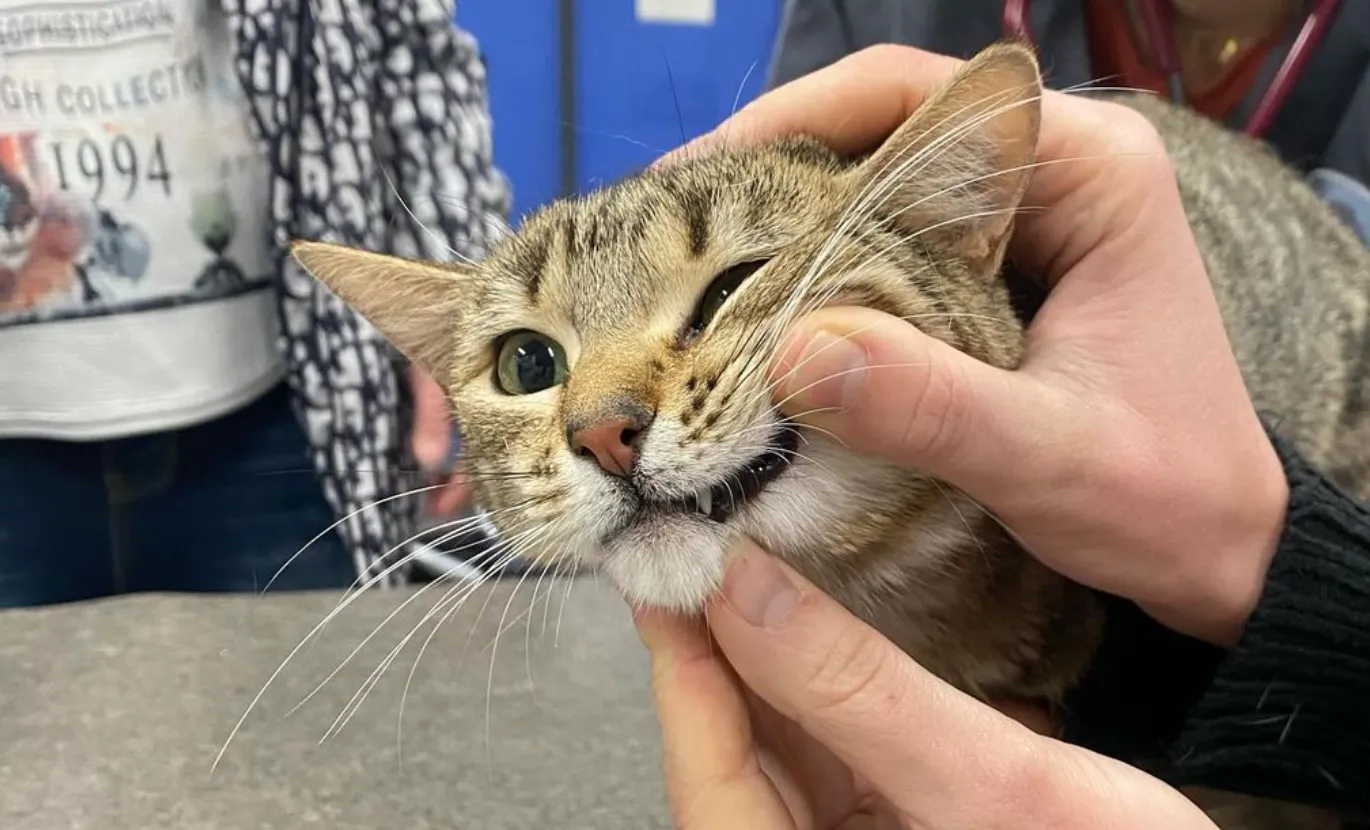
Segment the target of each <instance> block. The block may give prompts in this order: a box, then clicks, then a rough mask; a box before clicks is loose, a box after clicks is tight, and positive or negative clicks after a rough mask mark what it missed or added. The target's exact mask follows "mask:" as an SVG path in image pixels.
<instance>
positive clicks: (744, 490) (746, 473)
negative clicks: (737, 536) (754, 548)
mask: <svg viewBox="0 0 1370 830" xmlns="http://www.w3.org/2000/svg"><path fill="white" fill-rule="evenodd" d="M798 449H799V430H798V428H797V427H795V426H794V425H793V424H791V423H789V422H785V423H782V424H781V425H780V428H779V429H778V430H777V431H776V434H775V437H774V438H773V439H772V440H771V443H770V447H769V448H768V449H767V450H766V451H765V452H763V453H761V454H760V455H758V456H756V457H755V458H753V459H751V460H750V461H748V462H746V463H745V464H743V465H742V466H741V467H739V468H738V469H736V470H734V471H733V472H731V473H729V474H728V475H727V476H726V477H724V479H723V480H722V481H720V482H718V483H717V484H714V485H711V486H709V487H701V488H700V489H699V490H696V491H695V492H694V493H693V494H692V495H689V496H686V497H685V498H683V499H673V500H670V501H660V502H650V503H649V504H650V506H651V507H653V508H656V509H658V510H664V511H671V512H682V513H697V514H699V515H701V516H707V517H709V518H710V519H712V520H713V521H715V522H717V523H719V524H723V523H724V522H726V521H728V519H730V518H732V517H733V515H734V514H736V513H737V511H738V510H740V509H741V508H742V506H743V505H745V504H747V503H748V502H749V501H751V500H752V499H753V498H755V497H756V496H757V494H758V493H760V492H761V491H762V490H764V489H766V486H767V485H769V484H770V483H771V482H772V481H775V480H776V479H777V478H779V477H780V474H781V473H783V472H785V470H787V469H789V467H790V464H792V463H793V462H794V457H795V454H796V452H797V451H798Z"/></svg>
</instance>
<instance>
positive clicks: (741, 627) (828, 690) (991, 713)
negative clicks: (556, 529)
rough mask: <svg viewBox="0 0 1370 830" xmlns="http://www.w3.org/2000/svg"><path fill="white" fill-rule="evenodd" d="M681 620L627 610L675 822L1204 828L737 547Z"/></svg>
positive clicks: (717, 826)
mask: <svg viewBox="0 0 1370 830" xmlns="http://www.w3.org/2000/svg"><path fill="white" fill-rule="evenodd" d="M708 620H709V629H710V630H712V632H713V637H714V642H710V639H709V633H708V632H707V631H705V630H704V629H703V627H702V626H700V625H699V624H698V623H696V622H693V621H690V620H687V619H685V618H681V617H676V616H672V615H668V614H665V613H661V612H647V613H644V614H642V615H640V616H639V617H638V620H637V622H638V629H639V631H640V633H641V635H642V638H643V641H644V642H645V643H646V644H647V646H648V649H649V651H650V652H651V655H652V678H653V690H654V693H655V697H656V704H657V712H658V715H659V717H660V719H661V726H662V737H663V742H664V749H665V758H666V781H667V789H668V792H669V798H670V804H671V811H672V815H673V817H674V820H675V825H676V827H677V828H680V829H681V830H695V828H698V830H704V829H705V828H707V830H728V828H739V830H740V829H741V828H746V830H781V828H785V830H790V828H794V829H795V830H798V828H839V827H840V828H856V827H864V828H882V829H890V830H892V828H965V827H976V828H1000V827H1002V828H1010V827H1011V828H1014V830H1030V829H1031V828H1052V830H1072V828H1082V829H1083V828H1093V827H1113V828H1119V829H1120V830H1123V829H1124V828H1133V827H1135V828H1139V830H1140V828H1153V827H1166V828H1173V830H1201V829H1202V830H1213V825H1212V823H1211V822H1209V820H1208V819H1207V818H1206V817H1205V816H1204V815H1203V814H1202V813H1201V812H1199V810H1198V809H1197V808H1196V807H1194V806H1193V805H1192V804H1191V803H1190V802H1189V801H1188V800H1187V799H1185V798H1184V797H1183V796H1182V795H1180V794H1179V793H1178V792H1176V791H1174V790H1172V789H1170V788H1169V787H1167V786H1165V785H1164V784H1162V783H1161V782H1159V781H1157V780H1155V779H1152V778H1150V777H1148V776H1146V775H1145V774H1143V773H1141V772H1139V771H1137V770H1135V769H1132V768H1130V767H1128V766H1126V765H1124V764H1121V763H1118V762H1115V761H1112V760H1109V759H1107V758H1104V757H1102V756H1099V755H1095V754H1093V753H1090V752H1088V751H1086V750H1083V749H1080V748H1077V747H1074V746H1070V745H1068V744H1064V743H1060V742H1057V741H1055V740H1053V739H1051V738H1049V737H1044V736H1042V735H1038V734H1037V733H1036V732H1033V731H1032V730H1031V729H1029V728H1027V727H1025V726H1023V725H1022V724H1020V723H1019V722H1018V721H1016V720H1014V719H1013V718H1010V717H1008V716H1006V715H1004V714H1001V713H1000V712H996V711H995V710H993V709H990V708H988V707H986V706H984V705H982V704H980V703H979V702H977V701H975V700H973V699H971V698H969V697H966V696H965V695H962V694H961V693H959V692H957V691H956V690H955V689H953V688H952V687H950V686H948V685H946V684H945V683H943V682H942V681H940V680H938V679H937V678H936V677H934V676H933V675H932V674H930V673H928V672H927V671H925V670H924V669H923V668H921V667H920V666H919V665H918V664H916V663H915V662H913V661H912V660H911V659H909V657H907V656H906V655H905V654H904V653H903V652H902V651H900V650H899V649H898V648H896V647H895V646H894V645H893V644H891V643H890V642H889V641H888V640H886V639H885V638H884V637H882V636H881V635H880V634H879V633H878V632H876V631H875V630H874V629H871V628H869V627H868V626H866V625H865V623H863V622H861V621H860V620H858V619H857V618H856V617H854V616H852V615H851V614H850V613H849V612H847V611H846V609H844V608H842V606H841V605H839V604H838V603H836V602H835V601H833V600H832V599H830V598H828V597H827V596H825V595H824V594H823V593H822V592H820V591H818V590H816V589H815V588H814V587H813V586H812V585H810V584H809V583H807V582H805V581H804V580H803V578H802V577H800V576H798V575H797V574H795V573H794V572H793V571H791V570H789V569H787V568H785V567H784V566H782V565H780V564H778V563H777V562H776V561H775V560H773V559H772V558H771V557H769V556H768V555H766V554H765V553H763V552H761V551H759V550H757V549H756V548H754V547H751V546H749V545H748V546H745V549H744V550H742V551H739V556H738V557H737V558H736V559H735V560H734V564H733V566H732V567H731V568H730V569H729V571H728V574H727V576H726V578H725V580H724V584H723V590H722V595H721V597H719V598H718V599H717V600H716V601H715V602H713V603H712V605H711V606H710V608H709V610H708Z"/></svg>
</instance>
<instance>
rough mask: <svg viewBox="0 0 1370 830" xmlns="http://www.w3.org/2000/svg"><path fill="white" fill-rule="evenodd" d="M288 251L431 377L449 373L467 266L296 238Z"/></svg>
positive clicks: (442, 376)
mask: <svg viewBox="0 0 1370 830" xmlns="http://www.w3.org/2000/svg"><path fill="white" fill-rule="evenodd" d="M290 253H291V255H292V256H294V257H295V259H296V260H297V261H298V262H299V263H300V265H301V266H303V267H304V269H305V270H306V271H308V272H309V273H310V274H311V275H313V277H314V278H315V279H317V280H318V281H319V282H322V283H323V284H324V285H326V286H328V288H329V290H331V291H332V292H333V293H334V294H337V295H338V297H340V298H341V299H342V301H343V302H345V303H347V304H348V305H349V306H351V307H352V309H353V310H354V311H356V312H357V313H358V314H360V315H361V316H362V317H364V318H366V319H367V320H368V321H369V322H370V323H371V325H373V326H375V327H376V330H377V331H379V332H380V333H381V334H382V335H384V336H385V338H386V339H387V340H389V341H390V343H391V344H392V345H393V346H394V347H395V348H396V349H399V351H400V352H401V353H402V354H404V356H405V357H406V358H408V359H409V360H410V362H412V363H413V364H415V365H416V366H418V367H419V368H421V369H423V370H424V371H425V372H427V373H428V374H429V376H431V377H434V378H445V377H447V376H448V374H449V370H450V366H448V365H447V364H448V361H449V360H450V358H451V353H452V341H451V337H450V335H451V333H452V331H453V328H454V326H455V325H456V320H457V316H458V312H459V310H460V309H459V306H460V303H461V300H462V297H463V295H464V293H465V292H464V291H463V283H464V282H465V281H466V279H467V277H468V275H469V273H470V272H469V271H468V270H466V269H464V268H462V267H461V266H457V265H445V264H444V265H436V264H431V263H426V262H416V261H413V260H408V259H401V258H399V257H393V256H386V255H385V254H377V253H373V252H371V251H363V250H360V249H357V248H349V247H347V246H344V245H334V244H331V243H327V242H295V243H293V244H292V245H291V246H290Z"/></svg>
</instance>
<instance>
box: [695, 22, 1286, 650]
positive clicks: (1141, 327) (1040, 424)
mask: <svg viewBox="0 0 1370 830" xmlns="http://www.w3.org/2000/svg"><path fill="white" fill-rule="evenodd" d="M958 63H959V62H958V61H956V60H954V59H950V58H943V57H939V56H935V55H931V54H929V53H925V52H921V51H918V50H915V49H910V48H906V47H876V48H872V49H868V50H866V51H864V52H861V53H858V54H856V55H854V56H852V57H850V58H847V59H845V60H843V61H840V62H839V63H837V64H835V65H833V66H832V67H830V68H829V69H827V70H824V71H820V72H818V73H815V74H813V75H810V76H808V77H806V78H802V79H800V80H797V81H795V82H793V83H791V84H789V85H787V86H785V87H783V88H781V89H778V90H776V91H774V92H773V93H770V94H768V95H766V96H764V97H762V98H760V99H758V100H757V101H756V102H754V103H753V104H752V105H751V106H749V107H747V108H746V109H744V110H742V111H741V112H739V113H738V114H737V115H736V116H735V117H734V118H733V119H732V120H731V121H730V122H726V123H724V124H723V125H721V126H720V127H719V128H718V129H717V130H716V131H715V132H714V133H712V134H711V135H710V136H707V137H705V138H703V139H701V141H700V143H702V144H705V145H707V144H708V143H709V142H711V141H729V142H737V141H752V140H763V139H765V138H767V137H771V136H775V135H778V134H784V133H792V132H807V133H810V134H815V135H817V136H818V137H820V138H822V139H823V140H825V141H827V142H829V143H831V144H833V145H834V146H835V147H836V148H838V149H841V150H846V151H859V150H863V149H866V148H868V147H870V146H871V145H874V144H876V143H878V142H879V141H880V140H881V139H882V138H884V136H885V135H886V134H888V132H889V130H890V129H892V128H893V127H894V126H895V125H897V124H899V123H900V122H901V121H902V120H903V119H904V118H905V116H906V115H907V114H908V113H909V112H910V111H911V110H912V109H914V108H916V106H917V104H918V102H919V100H920V98H921V96H922V95H924V94H926V93H927V92H928V91H929V90H931V89H932V88H933V87H935V86H936V85H938V84H939V83H941V82H942V81H943V80H944V79H945V77H946V76H947V75H948V74H949V73H950V72H951V71H953V70H954V69H955V67H956V66H957V65H958ZM1042 113H1043V114H1042V132H1041V140H1040V142H1039V146H1038V161H1039V163H1041V165H1042V166H1040V167H1039V168H1038V169H1037V170H1036V171H1035V173H1034V178H1033V181H1032V184H1031V187H1030V188H1029V190H1028V193H1027V196H1026V199H1025V203H1026V204H1028V205H1032V206H1036V207H1038V208H1042V209H1040V210H1036V211H1029V212H1027V213H1025V214H1024V215H1023V216H1022V217H1021V218H1020V220H1019V225H1018V229H1017V232H1016V234H1015V237H1014V241H1013V246H1012V250H1011V251H1010V253H1011V255H1012V256H1013V258H1014V259H1015V260H1016V261H1017V262H1018V263H1020V264H1021V265H1023V266H1025V267H1026V269H1027V270H1028V271H1029V272H1030V273H1035V274H1041V275H1043V276H1044V277H1045V279H1046V280H1047V282H1048V284H1049V285H1050V286H1051V292H1050V296H1049V298H1048V300H1047V302H1046V304H1045V305H1044V307H1043V308H1042V309H1041V311H1040V312H1039V314H1038V316H1037V318H1036V320H1035V321H1034V323H1033V325H1032V327H1031V329H1030V331H1029V334H1028V340H1027V351H1026V355H1025V357H1024V360H1023V361H1022V364H1021V365H1020V367H1019V369H1018V370H1017V371H1013V372H1007V371H1001V370H998V369H994V368H991V367H989V366H987V365H985V364H982V363H979V362H978V361H976V360H974V359H972V358H969V357H967V356H966V355H964V354H962V353H961V352H958V351H956V350H954V349H952V348H951V347H949V346H947V345H945V344H944V343H942V342H940V341H938V340H934V339H932V338H930V337H927V336H925V335H923V334H921V333H920V332H919V331H918V330H917V329H916V328H914V327H913V326H912V325H909V324H907V323H905V322H903V321H901V320H897V319H895V318H893V317H889V316H886V315H883V314H881V313H879V312H875V311H871V310H865V309H847V308H829V309H824V310H821V311H819V312H817V313H815V314H813V315H811V316H810V317H808V318H807V319H805V320H803V321H801V322H800V323H798V324H797V325H796V326H795V328H794V329H793V330H792V332H791V336H790V339H789V341H788V343H787V344H786V345H785V346H784V347H782V349H781V350H780V353H779V357H778V359H777V361H776V366H775V372H776V375H777V377H779V378H781V383H780V384H779V385H780V389H779V395H778V399H786V403H785V408H786V409H787V410H788V411H790V412H792V413H795V414H796V415H800V414H801V413H805V412H813V411H814V410H819V411H818V412H817V413H815V414H812V415H806V416H802V417H801V420H803V421H806V422H809V423H812V424H813V425H815V426H818V427H821V428H822V429H825V430H827V431H828V432H830V433H832V434H834V435H836V436H838V437H839V438H840V439H841V440H843V441H844V442H846V444H847V445H848V446H850V447H852V448H854V449H859V450H863V451H867V452H871V453H875V454H879V455H883V456H885V457H888V458H892V459H895V460H897V461H900V462H902V463H906V464H907V465H909V466H911V467H915V468H917V469H920V470H924V471H926V472H928V473H931V474H933V475H935V476H937V477H938V478H941V479H943V480H944V481H947V482H950V483H951V484H954V485H956V486H957V487H959V488H961V489H962V490H963V491H964V492H965V493H966V494H967V495H969V496H970V497H972V498H974V499H976V500H977V501H978V502H979V503H981V504H982V505H984V506H985V507H986V508H988V509H989V510H991V511H993V512H994V513H995V514H996V515H997V516H998V517H999V518H1000V519H1001V520H1002V521H1003V522H1004V523H1005V524H1006V525H1007V526H1008V527H1009V528H1010V529H1011V530H1012V531H1013V532H1014V533H1015V534H1016V535H1017V536H1018V537H1019V538H1020V539H1021V541H1022V542H1023V544H1024V546H1025V547H1027V548H1028V549H1029V550H1031V551H1032V552H1033V553H1034V555H1036V556H1037V557H1038V558H1039V559H1041V560H1042V561H1043V562H1045V563H1046V564H1047V565H1048V566H1050V567H1052V568H1054V569H1055V570H1057V571H1059V572H1061V573H1063V574H1064V575H1066V576H1068V577H1071V578H1073V579H1075V580H1077V581H1079V582H1082V583H1085V584H1087V585H1091V586H1093V587H1095V588H1098V589H1100V590H1104V591H1107V592H1110V593H1113V594H1117V595H1120V596H1124V597H1127V598H1129V599H1132V600H1134V601H1136V602H1137V603H1138V604H1140V605H1141V606H1142V607H1143V608H1145V609H1146V610H1147V611H1148V612H1149V613H1151V614H1152V615H1153V616H1154V617H1156V618H1157V619H1158V620H1160V621H1161V622H1162V623H1164V624H1166V625H1169V626H1170V627H1172V628H1175V629H1177V630H1180V631H1182V632H1184V633H1187V634H1190V635H1192V636H1197V637H1200V638H1203V639H1207V640H1209V641H1212V642H1216V643H1220V644H1231V643H1233V642H1235V641H1236V639H1237V638H1238V637H1239V636H1240V634H1241V631H1242V629H1243V627H1244V625H1245V621H1246V619H1247V618H1248V617H1249V615H1250V612H1251V610H1252V609H1253V608H1254V606H1255V604H1256V600H1257V599H1258V598H1259V594H1260V590H1261V586H1262V585H1263V583H1264V578H1265V573H1266V570H1267V567H1268V564H1269V561H1270V558H1271V557H1272V556H1273V553H1274V548H1275V544H1276V542H1277V541H1278V538H1279V534H1280V532H1281V529H1282V527H1283V522H1284V513H1285V509H1286V506H1287V501H1288V485H1287V482H1286V481H1285V478H1284V474H1283V471H1282V469H1281V467H1280V464H1279V460H1278V458H1277V456H1276V454H1275V452H1274V449H1273V448H1272V446H1271V444H1270V441H1269V440H1268V438H1267V436H1266V434H1265V432H1264V430H1263V428H1262V426H1261V424H1260V421H1259V420H1258V417H1257V414H1256V412H1255V410H1254V407H1253V405H1252V403H1251V400H1250V397H1249V396H1248V394H1247V391H1246V388H1245V386H1244V384H1243V381H1242V378H1241V375H1240V374H1239V371H1238V368H1237V363H1236V360H1235V358H1234V356H1233V354H1232V351H1231V347H1230V345H1229V343H1228V341H1227V337H1226V333H1225V330H1224V328H1223V323H1222V320H1221V318H1220V316H1219V309H1218V306H1217V302H1216V300H1215V298H1214V295H1213V292H1212V288H1211V286H1210V284H1209V281H1208V278H1207V274H1206V272H1205V270H1204V265H1203V262H1202V260H1201V259H1200V256H1199V252H1198V250H1197V248H1196V246H1195V244H1194V241H1193V237H1192V234H1191V232H1190V229H1189V226H1188V224H1187V222H1186V219H1185V215H1184V213H1183V208H1182V205H1181V202H1180V199H1179V193H1178V190H1177V187H1176V185H1175V181H1174V177H1173V174H1172V172H1171V169H1170V166H1169V162H1168V160H1167V157H1166V155H1165V150H1164V147H1163V145H1162V144H1161V141H1160V139H1159V138H1158V137H1157V135H1156V133H1155V130H1154V129H1153V128H1152V127H1151V126H1150V124H1149V123H1147V122H1146V121H1145V120H1144V119H1143V118H1142V117H1141V116H1139V115H1137V114H1136V113H1135V112H1134V111H1132V110H1130V109H1126V108H1124V107H1122V106H1119V105H1114V104H1109V103H1104V102H1100V101H1097V100H1090V99H1086V98H1082V97H1079V96H1072V95H1067V94H1062V93H1055V92H1051V93H1047V94H1046V95H1045V96H1044V98H1043V102H1042ZM694 149H695V148H693V147H690V148H687V149H685V150H683V151H682V152H691V151H693V150H694Z"/></svg>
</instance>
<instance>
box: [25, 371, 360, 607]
mask: <svg viewBox="0 0 1370 830" xmlns="http://www.w3.org/2000/svg"><path fill="white" fill-rule="evenodd" d="M335 518H336V517H335V516H334V513H333V510H332V509H331V508H330V507H329V505H328V503H327V502H326V501H325V500H324V497H323V490H322V488H321V486H320V485H319V482H318V479H317V478H316V477H315V474H314V470H313V466H312V465H311V463H310V461H309V457H308V448H307V445H306V443H305V436H304V432H303V431H302V430H301V428H300V426H299V423H298V422H297V421H296V419H295V416H294V414H293V413H292V411H291V409H290V401H289V397H288V393H287V391H286V388H285V386H284V385H281V386H279V387H277V388H276V389H275V390H273V391H272V392H270V393H268V394H267V395H265V396H263V397H262V398H260V399H258V400H257V401H255V402H253V403H252V404H250V405H248V406H246V407H244V408H243V409H240V410H238V411H236V412H233V413H231V414H229V415H227V416H225V417H222V418H219V419H218V420H215V421H211V422H209V423H205V424H200V425H197V426H193V427H189V428H186V429H182V430H176V431H173V432H164V433H158V434H154V435H145V436H137V437H133V438H123V439H118V440H112V441H95V442H69V441H48V440H30V439H9V440H0V608H4V607H13V606H23V605H41V604H47V603H55V602H69V601H73V600H83V599H91V598H94V597H103V596H109V595H112V594H123V593H129V592H134V591H252V590H261V589H262V588H263V587H264V586H265V585H266V583H267V581H268V580H270V579H271V577H272V576H273V575H274V574H275V573H276V572H277V570H278V569H279V568H280V567H281V566H282V565H284V564H285V562H286V560H288V559H289V558H290V557H291V556H292V555H294V554H295V552H296V551H297V550H299V549H300V548H301V547H302V546H304V544H305V543H306V542H308V541H309V540H310V539H312V538H313V537H314V536H315V535H316V534H318V533H319V532H321V531H323V530H324V529H325V528H327V527H328V526H329V525H331V524H332V523H333V522H334V520H335ZM355 575H356V574H355V571H354V570H353V566H352V561H351V558H350V556H349V555H348V553H347V551H346V549H345V548H344V546H343V544H342V539H341V538H340V537H339V536H338V534H337V533H336V532H330V533H328V534H326V535H325V536H324V537H323V538H321V539H319V540H318V541H317V542H315V543H314V544H312V545H310V547H309V549H308V550H307V551H305V552H304V554H303V555H301V556H300V557H299V558H298V559H296V560H295V561H294V562H293V563H292V564H291V565H290V567H288V568H286V570H285V571H284V572H283V573H282V574H281V575H280V577H279V578H277V580H276V581H275V582H274V583H273V584H272V588H271V590H272V591H273V592H274V591H276V590H278V589H280V590H292V589H304V588H339V587H344V586H346V585H348V584H350V583H351V582H352V580H353V578H354V577H355Z"/></svg>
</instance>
